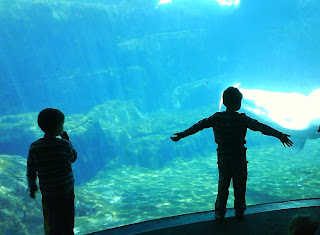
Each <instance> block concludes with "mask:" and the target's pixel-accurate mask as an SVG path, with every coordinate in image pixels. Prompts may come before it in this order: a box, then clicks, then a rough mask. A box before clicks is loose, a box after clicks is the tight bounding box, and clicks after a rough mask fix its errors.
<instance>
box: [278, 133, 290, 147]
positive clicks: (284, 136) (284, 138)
mask: <svg viewBox="0 0 320 235" xmlns="http://www.w3.org/2000/svg"><path fill="white" fill-rule="evenodd" d="M288 137H290V135H287V134H282V135H281V136H280V137H279V140H280V141H281V142H282V144H283V146H284V147H286V145H287V146H288V147H291V146H292V145H293V142H292V141H291V140H290V139H289V138H288Z"/></svg>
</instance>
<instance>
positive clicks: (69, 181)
mask: <svg viewBox="0 0 320 235" xmlns="http://www.w3.org/2000/svg"><path fill="white" fill-rule="evenodd" d="M76 159H77V152H76V151H75V150H74V149H73V146H72V144H71V143H70V142H69V141H67V140H64V139H59V138H41V139H39V140H37V141H35V142H33V143H32V144H31V146H30V149H29V155H28V161H27V177H28V182H29V187H30V190H34V189H35V188H36V178H37V176H38V177H39V185H40V190H41V193H42V196H55V195H59V194H63V193H66V192H70V191H72V190H74V178H73V172H72V167H71V163H73V162H75V160H76Z"/></svg>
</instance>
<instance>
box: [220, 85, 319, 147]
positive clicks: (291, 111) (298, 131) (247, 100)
mask: <svg viewBox="0 0 320 235" xmlns="http://www.w3.org/2000/svg"><path fill="white" fill-rule="evenodd" d="M234 87H237V88H238V89H239V90H240V92H241V93H242V95H243V99H242V105H241V109H242V110H243V111H244V112H245V113H247V114H248V115H249V116H250V117H252V118H255V119H257V120H258V121H261V122H263V123H266V124H268V125H270V126H275V127H276V128H277V129H278V128H279V129H282V130H283V131H284V132H285V133H288V134H290V135H291V136H292V140H293V142H294V145H293V147H294V148H293V150H294V151H295V152H299V151H301V150H302V149H303V147H304V145H305V143H306V141H307V140H308V139H317V138H319V137H320V133H319V132H318V130H320V127H319V124H320V106H319V104H320V88H318V89H315V90H314V91H312V92H311V93H310V94H308V95H304V94H301V93H298V92H291V93H285V92H278V91H267V90H261V89H245V88H241V87H240V83H238V84H236V85H234ZM221 106H222V100H220V107H219V110H221ZM240 112H241V110H240Z"/></svg>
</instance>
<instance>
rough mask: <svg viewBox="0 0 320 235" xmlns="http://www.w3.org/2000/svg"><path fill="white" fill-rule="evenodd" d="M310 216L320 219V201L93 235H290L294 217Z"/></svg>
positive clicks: (189, 216) (176, 219) (152, 223)
mask: <svg viewBox="0 0 320 235" xmlns="http://www.w3.org/2000/svg"><path fill="white" fill-rule="evenodd" d="M301 214H302V215H311V216H314V217H316V218H318V219H319V220H320V198H313V199H304V200H294V201H285V202H277V203H266V204H259V205H253V206H248V209H247V210H246V214H245V217H244V219H243V220H242V221H240V222H236V221H235V218H234V217H233V215H234V211H233V210H232V209H229V210H228V213H227V215H226V220H225V222H223V223H217V222H215V221H213V218H214V212H213V211H206V212H198V213H192V214H186V215H179V216H173V217H167V218H162V219H156V220H151V221H146V222H141V223H136V224H131V225H126V226H122V227H117V228H113V229H108V230H104V231H100V232H95V233H91V234H95V235H105V234H108V235H109V234H156V235H158V234H166V235H167V234H172V235H177V234H237V235H238V234H250V235H251V234H259V235H261V234H287V233H288V223H289V221H290V219H291V218H292V217H293V216H295V215H301Z"/></svg>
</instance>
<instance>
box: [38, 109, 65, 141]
mask: <svg viewBox="0 0 320 235" xmlns="http://www.w3.org/2000/svg"><path fill="white" fill-rule="evenodd" d="M63 123H64V114H63V113H62V112H61V111H60V110H58V109H52V108H46V109H44V110H42V111H41V112H40V113H39V115H38V125H39V127H40V128H41V130H42V131H43V132H44V133H48V132H56V135H59V134H60V133H61V132H62V131H63Z"/></svg>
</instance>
